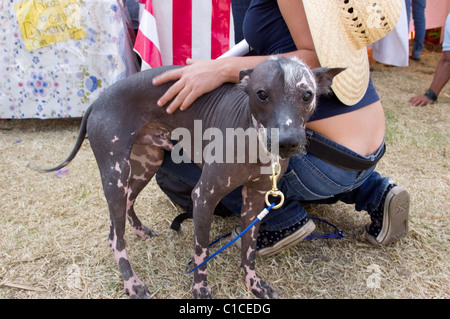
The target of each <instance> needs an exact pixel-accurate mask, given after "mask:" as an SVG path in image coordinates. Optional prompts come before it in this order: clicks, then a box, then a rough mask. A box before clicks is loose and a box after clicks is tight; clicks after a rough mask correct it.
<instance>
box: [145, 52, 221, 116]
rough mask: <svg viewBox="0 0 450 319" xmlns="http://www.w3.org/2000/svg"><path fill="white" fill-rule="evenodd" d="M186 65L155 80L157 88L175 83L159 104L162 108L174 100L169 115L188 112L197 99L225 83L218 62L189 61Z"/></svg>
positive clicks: (168, 110)
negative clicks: (178, 111) (177, 111)
mask: <svg viewBox="0 0 450 319" xmlns="http://www.w3.org/2000/svg"><path fill="white" fill-rule="evenodd" d="M186 64H187V66H185V67H183V68H177V69H173V70H170V71H167V72H164V73H163V74H161V75H159V76H157V77H155V78H154V79H153V85H155V86H158V85H161V84H163V83H166V82H169V81H175V83H174V84H173V85H172V86H171V87H170V88H169V89H168V90H167V91H166V93H164V95H163V96H162V97H161V98H160V99H159V100H158V102H157V104H158V106H160V107H162V106H164V105H166V104H167V103H168V102H169V101H170V100H172V99H173V101H172V102H171V103H170V105H169V106H168V107H167V109H166V111H167V113H169V114H171V113H173V112H175V110H177V109H178V108H179V109H180V110H182V111H183V110H186V109H187V108H188V107H189V106H191V104H192V103H194V101H195V100H196V99H197V98H199V97H200V96H202V95H203V94H205V93H208V92H211V91H212V90H214V89H216V88H218V87H219V86H220V85H221V84H223V83H224V82H225V81H224V80H222V78H221V77H220V72H219V69H220V62H218V60H192V59H187V61H186Z"/></svg>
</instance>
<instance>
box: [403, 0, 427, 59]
mask: <svg viewBox="0 0 450 319" xmlns="http://www.w3.org/2000/svg"><path fill="white" fill-rule="evenodd" d="M405 4H406V14H407V17H408V26H409V21H411V4H412V18H413V20H414V32H415V35H414V46H413V51H412V54H411V55H412V57H413V58H414V59H420V54H421V53H422V50H423V42H424V41H425V32H426V30H425V28H426V23H425V7H426V5H427V1H426V0H405Z"/></svg>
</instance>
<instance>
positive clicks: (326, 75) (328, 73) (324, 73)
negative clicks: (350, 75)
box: [312, 68, 346, 95]
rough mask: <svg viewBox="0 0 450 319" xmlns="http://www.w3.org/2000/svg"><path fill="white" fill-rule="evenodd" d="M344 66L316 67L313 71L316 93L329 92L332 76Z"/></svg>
mask: <svg viewBox="0 0 450 319" xmlns="http://www.w3.org/2000/svg"><path fill="white" fill-rule="evenodd" d="M345 69H346V68H316V69H314V70H312V71H313V73H314V76H315V77H316V83H317V91H316V94H317V95H322V94H325V95H326V94H329V93H330V92H331V89H330V87H331V84H332V83H333V78H334V77H335V76H336V75H338V74H339V73H341V72H342V71H344V70H345Z"/></svg>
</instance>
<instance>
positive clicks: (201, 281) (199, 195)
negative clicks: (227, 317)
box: [192, 185, 218, 299]
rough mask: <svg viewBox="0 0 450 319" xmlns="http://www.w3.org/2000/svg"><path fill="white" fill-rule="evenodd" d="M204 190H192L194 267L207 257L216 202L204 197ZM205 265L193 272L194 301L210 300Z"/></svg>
mask: <svg viewBox="0 0 450 319" xmlns="http://www.w3.org/2000/svg"><path fill="white" fill-rule="evenodd" d="M208 193H210V192H208ZM204 194H205V188H203V187H202V186H200V185H198V186H197V187H195V188H194V190H193V196H192V199H193V220H194V262H193V264H194V267H197V266H198V265H200V264H201V263H202V262H204V261H205V260H206V259H207V258H208V256H209V249H208V247H209V232H210V230H211V223H212V219H213V214H214V208H215V207H216V205H217V203H218V200H215V197H212V196H208V197H207V198H206V197H205V195H204ZM207 277H208V272H207V270H206V264H205V265H203V266H201V267H199V268H198V269H196V270H195V271H194V281H193V284H192V293H193V294H194V298H196V299H210V298H212V293H211V287H210V286H209V284H208V278H207Z"/></svg>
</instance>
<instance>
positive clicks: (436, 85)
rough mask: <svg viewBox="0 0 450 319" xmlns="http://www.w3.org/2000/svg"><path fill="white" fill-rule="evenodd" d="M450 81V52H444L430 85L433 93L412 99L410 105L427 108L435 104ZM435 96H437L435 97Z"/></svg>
mask: <svg viewBox="0 0 450 319" xmlns="http://www.w3.org/2000/svg"><path fill="white" fill-rule="evenodd" d="M449 79H450V51H444V52H443V53H442V56H441V58H440V60H439V62H438V65H437V66H436V71H435V73H434V77H433V81H432V82H431V85H430V90H431V92H429V91H428V93H426V94H421V95H417V96H414V97H412V98H411V99H410V100H409V103H410V104H411V105H414V106H425V105H427V104H431V103H434V102H435V101H436V99H437V97H438V96H439V93H440V92H441V90H442V88H443V87H444V86H445V85H446V84H447V82H448V80H449ZM434 95H435V96H434Z"/></svg>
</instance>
